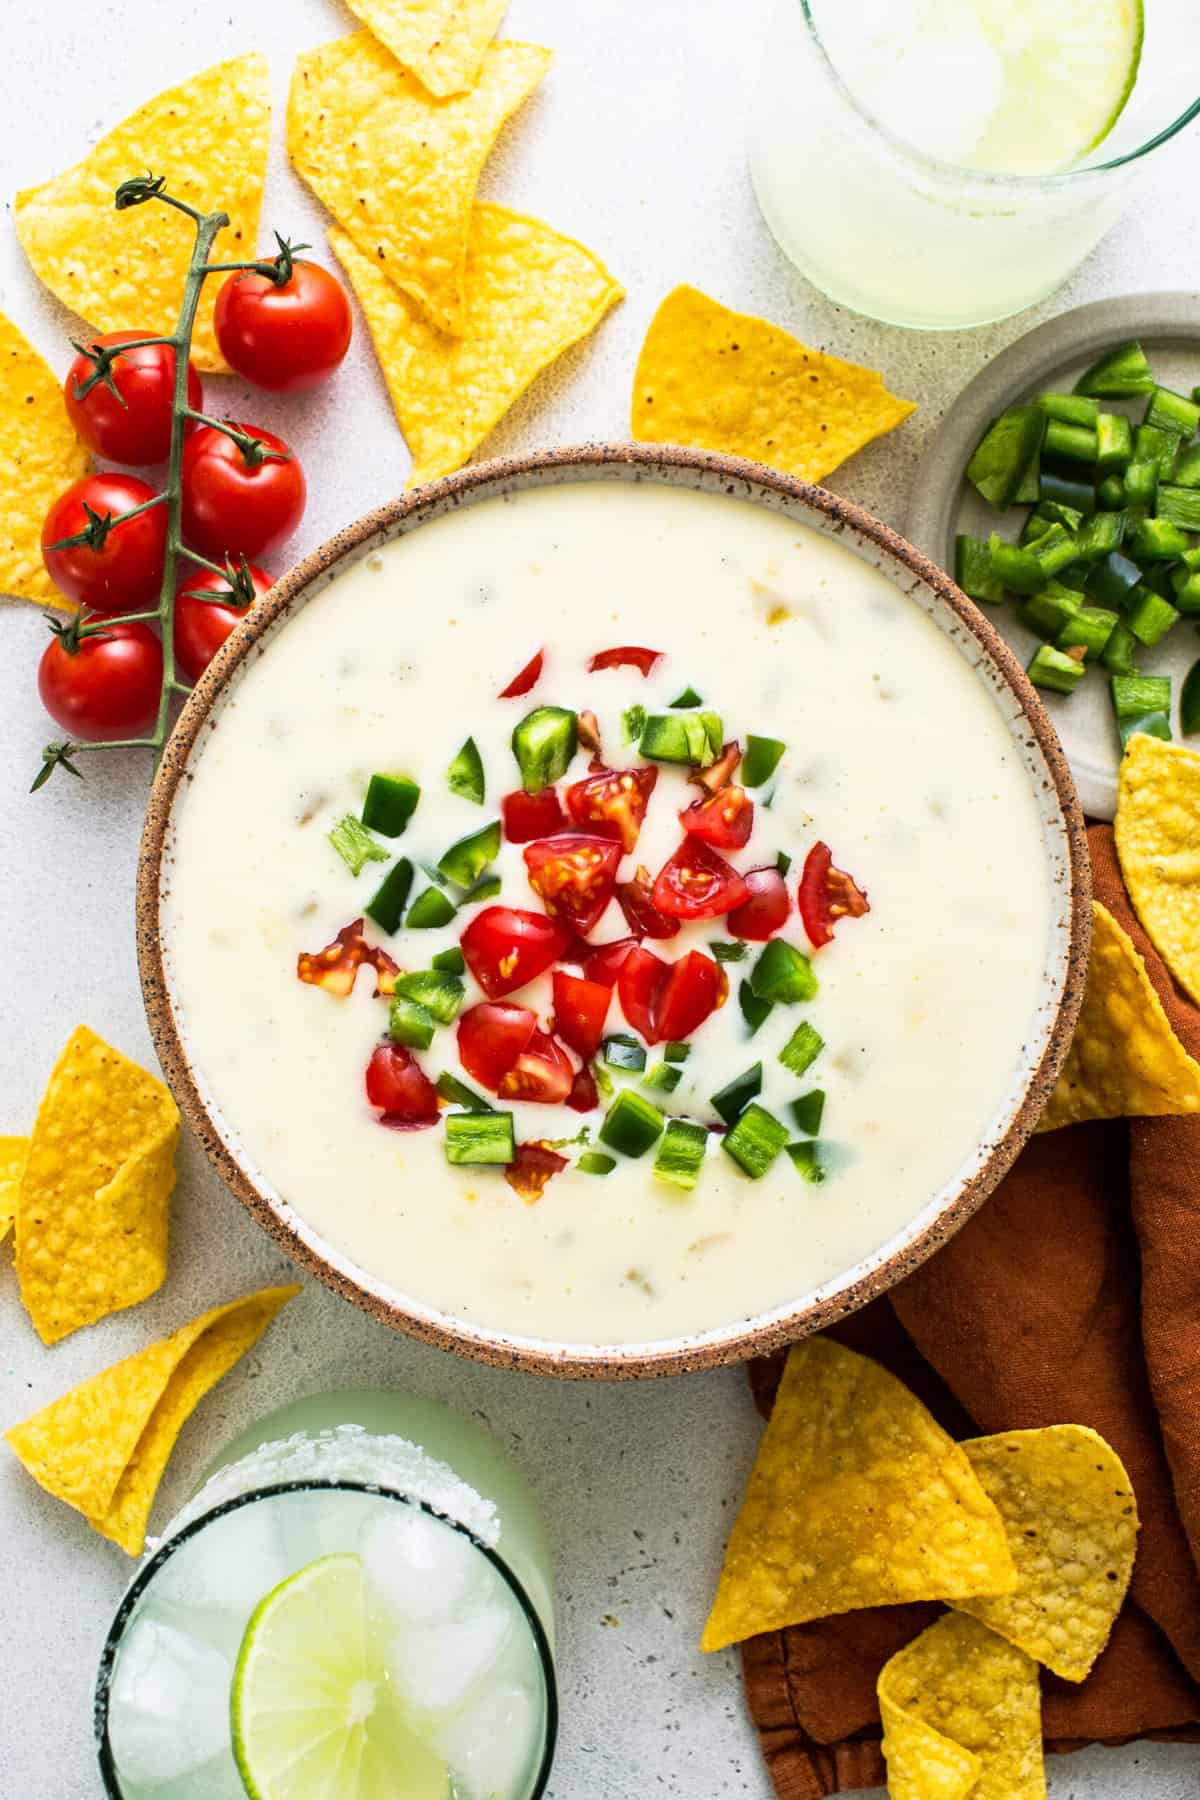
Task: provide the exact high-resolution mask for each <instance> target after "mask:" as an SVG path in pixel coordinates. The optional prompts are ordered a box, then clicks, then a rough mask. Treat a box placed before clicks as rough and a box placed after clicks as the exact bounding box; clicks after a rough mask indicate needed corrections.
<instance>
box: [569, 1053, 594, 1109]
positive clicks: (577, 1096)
mask: <svg viewBox="0 0 1200 1800" xmlns="http://www.w3.org/2000/svg"><path fill="white" fill-rule="evenodd" d="M599 1104H600V1090H599V1089H598V1088H597V1086H596V1077H595V1076H594V1075H593V1074H592V1071H591V1070H590V1069H589V1068H588V1066H587V1064H586V1063H585V1064H584V1066H583V1068H582V1069H580V1070H579V1073H578V1074H577V1075H576V1077H575V1079H574V1081H573V1082H572V1083H571V1091H570V1093H569V1094H568V1095H567V1105H568V1106H569V1107H570V1108H571V1110H572V1112H593V1111H594V1110H595V1108H596V1107H597V1106H599Z"/></svg>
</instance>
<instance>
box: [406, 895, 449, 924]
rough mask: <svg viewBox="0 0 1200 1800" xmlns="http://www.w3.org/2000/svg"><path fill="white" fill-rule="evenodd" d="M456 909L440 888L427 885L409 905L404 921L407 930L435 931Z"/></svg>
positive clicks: (446, 921)
mask: <svg viewBox="0 0 1200 1800" xmlns="http://www.w3.org/2000/svg"><path fill="white" fill-rule="evenodd" d="M457 911H458V908H457V907H456V906H455V904H454V902H453V900H450V899H448V898H447V896H446V895H445V894H443V892H442V890H441V888H436V887H427V888H426V889H425V891H424V893H421V894H418V895H417V897H416V899H415V900H414V901H413V903H412V905H411V906H410V907H409V909H408V917H407V919H405V921H404V923H405V925H406V927H407V928H408V930H409V931H436V930H437V928H438V927H439V926H441V925H448V924H449V923H450V921H451V919H452V918H453V917H454V915H455V913H456V912H457Z"/></svg>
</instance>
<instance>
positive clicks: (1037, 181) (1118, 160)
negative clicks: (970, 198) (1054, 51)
mask: <svg viewBox="0 0 1200 1800" xmlns="http://www.w3.org/2000/svg"><path fill="white" fill-rule="evenodd" d="M792 3H793V4H797V5H798V6H799V8H800V13H801V16H802V18H803V19H804V23H805V24H806V25H807V27H808V31H809V36H810V37H811V38H812V41H813V45H814V46H815V48H816V51H817V54H818V56H819V57H820V58H821V61H822V62H823V63H824V65H825V69H826V72H827V73H828V75H829V79H830V80H831V81H832V83H833V85H834V86H835V88H836V89H837V91H838V93H839V94H840V95H841V97H842V99H843V100H844V101H845V102H846V104H847V106H849V108H850V110H851V112H853V113H855V114H856V115H857V117H858V118H860V119H861V120H862V122H863V124H864V125H866V126H867V127H868V129H869V130H871V131H873V132H874V133H875V134H876V136H878V137H881V138H882V139H883V140H884V142H885V143H886V144H888V145H889V146H890V147H891V148H892V149H893V150H894V151H895V152H896V153H897V155H899V156H902V157H904V158H905V159H906V160H907V161H909V162H912V163H916V164H918V165H919V166H920V167H921V168H924V169H928V170H930V171H931V172H932V173H934V174H938V175H941V176H943V177H945V176H952V177H954V178H955V179H957V180H959V181H962V182H972V183H975V184H978V185H980V186H985V187H995V188H1001V189H1014V190H1025V189H1032V188H1047V187H1054V188H1057V187H1065V186H1067V184H1068V183H1070V182H1072V181H1078V180H1081V179H1083V178H1085V177H1087V176H1089V175H1104V174H1110V173H1112V172H1113V171H1114V170H1116V169H1122V168H1125V167H1127V166H1128V165H1129V164H1130V163H1135V162H1139V161H1140V160H1141V158H1142V157H1144V156H1148V155H1149V154H1150V152H1151V151H1152V150H1157V149H1158V148H1159V147H1160V146H1161V145H1163V144H1166V143H1169V142H1170V140H1171V139H1172V138H1173V137H1176V136H1178V134H1179V132H1181V131H1182V130H1183V129H1184V127H1185V126H1186V125H1190V124H1191V122H1192V120H1193V119H1194V118H1196V117H1197V115H1198V114H1200V94H1198V95H1197V96H1196V98H1195V99H1194V100H1193V101H1192V102H1191V104H1190V105H1189V106H1188V107H1186V108H1185V109H1184V111H1183V112H1181V113H1180V115H1179V117H1178V118H1177V119H1174V120H1173V121H1172V122H1171V123H1170V124H1169V125H1165V126H1164V127H1163V129H1162V130H1161V131H1158V132H1156V133H1155V134H1154V136H1153V137H1151V138H1147V139H1146V141H1145V143H1143V144H1139V145H1137V147H1136V148H1135V149H1133V150H1127V151H1126V152H1125V153H1124V154H1123V155H1122V156H1113V157H1110V158H1109V159H1108V160H1107V161H1106V162H1087V163H1081V164H1079V165H1078V166H1077V167H1075V168H1071V169H1059V170H1049V171H1048V172H1047V173H1045V174H1041V175H1020V174H1016V173H1012V174H1008V173H1005V172H1004V171H1003V170H1000V169H972V168H968V167H967V165H966V164H965V163H956V162H947V161H945V160H944V159H943V158H941V157H938V156H930V155H929V154H928V153H927V152H926V151H924V150H918V149H917V148H916V146H915V145H914V144H910V143H907V142H906V141H905V139H904V138H902V137H900V136H898V135H897V133H896V132H894V131H892V130H890V129H889V128H888V127H887V126H886V125H884V124H881V122H880V121H879V120H878V119H877V118H876V117H875V115H874V114H873V113H872V112H870V111H868V109H867V108H866V107H865V106H864V105H863V104H862V103H861V101H859V100H858V99H857V98H856V96H855V95H854V93H853V92H852V90H851V89H850V87H849V86H848V85H847V83H846V81H845V79H844V77H843V76H842V74H841V73H840V71H839V69H838V67H837V65H836V63H835V62H834V60H833V58H832V57H831V56H830V54H829V51H828V50H827V49H826V47H825V43H824V40H823V38H822V37H821V32H820V28H819V26H818V25H817V22H816V20H815V19H814V18H813V15H812V4H811V0H792ZM1128 98H1129V96H1127V101H1128ZM1119 117H1120V114H1119V113H1118V115H1117V118H1119ZM1116 122H1117V121H1116V119H1114V120H1113V125H1115V124H1116ZM1110 129H1111V127H1110Z"/></svg>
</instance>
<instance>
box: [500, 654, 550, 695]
mask: <svg viewBox="0 0 1200 1800" xmlns="http://www.w3.org/2000/svg"><path fill="white" fill-rule="evenodd" d="M541 673H542V652H541V651H540V650H539V651H538V652H537V654H536V656H531V657H530V659H529V661H528V662H527V663H526V664H525V667H524V668H523V669H522V670H521V672H520V674H519V675H514V676H513V678H512V680H511V681H510V682H509V684H508V686H507V687H506V688H501V689H500V692H499V694H498V695H497V699H500V700H519V699H520V697H521V695H522V694H527V693H528V692H529V690H530V688H531V687H533V686H534V684H535V683H536V682H537V681H538V679H539V678H540V676H541Z"/></svg>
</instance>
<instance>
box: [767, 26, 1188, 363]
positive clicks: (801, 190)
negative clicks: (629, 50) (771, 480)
mask: <svg viewBox="0 0 1200 1800" xmlns="http://www.w3.org/2000/svg"><path fill="white" fill-rule="evenodd" d="M998 20H999V21H1003V24H998V23H997V21H998ZM1089 21H1090V23H1089ZM1143 25H1144V30H1143ZM985 27H986V31H985ZM987 32H990V33H991V34H992V36H991V39H989V38H988V37H987ZM1000 32H1002V33H1003V39H1002V46H1001V47H1002V49H1003V50H1004V52H1005V55H1003V56H1002V55H1000V54H999V53H998V52H997V50H996V47H995V41H994V40H995V38H996V35H997V33H1000ZM1106 32H1107V35H1105V34H1106ZM1089 33H1094V40H1095V41H1093V40H1092V39H1091V38H1090V37H1089ZM1198 95H1200V9H1198V8H1197V7H1196V5H1195V0H1144V9H1143V8H1142V7H1140V6H1139V4H1138V0H1089V3H1088V4H1085V3H1084V0H1054V3H1053V4H1049V5H1047V4H1044V3H1043V0H778V10H777V12H776V15H775V20H774V24H773V26H772V28H771V33H770V37H769V39H768V42H767V47H766V55H765V58H764V61H763V69H762V75H761V77H760V81H759V87H758V93H757V97H756V99H755V102H754V108H753V113H752V117H751V124H750V168H751V175H752V178H753V181H754V187H755V192H756V194H757V196H758V201H759V205H760V207H761V208H762V212H763V215H764V217H765V218H766V221H767V223H768V225H769V226H770V228H771V231H772V232H773V234H774V236H775V237H776V239H777V240H778V242H779V244H780V246H781V248H782V249H783V250H784V251H785V253H786V254H787V255H788V256H789V257H790V258H791V260H792V261H793V262H794V263H795V264H796V266H797V268H798V269H800V270H801V272H802V273H803V274H805V275H806V276H808V278H809V279H810V280H811V281H813V282H815V284H816V285H817V286H818V287H820V288H822V289H823V290H824V292H825V293H826V294H828V295H829V296H830V298H831V299H833V300H836V301H838V302H840V303H841V304H842V305H845V306H848V307H851V308H852V309H853V310H854V311H856V312H861V313H866V314H868V315H869V316H870V317H872V318H877V319H884V320H887V321H889V322H890V323H893V324H897V325H908V326H916V327H923V328H928V329H936V328H948V327H956V326H957V327H961V326H969V325H980V324H984V323H986V322H987V321H989V320H993V319H1002V318H1006V317H1007V316H1008V315H1009V314H1010V313H1014V312H1018V311H1020V310H1021V308H1022V307H1026V306H1030V305H1032V304H1033V303H1034V302H1035V301H1037V300H1040V299H1043V298H1044V297H1045V295H1047V294H1048V293H1050V292H1051V291H1052V290H1053V289H1054V288H1056V287H1057V286H1058V285H1059V284H1060V283H1061V282H1062V281H1064V280H1065V279H1066V277H1067V276H1068V275H1069V273H1070V272H1071V270H1072V269H1073V268H1074V267H1075V266H1076V264H1077V263H1079V262H1080V261H1081V260H1082V259H1083V258H1084V257H1085V256H1086V255H1087V254H1088V252H1089V251H1090V250H1091V249H1092V248H1093V247H1094V246H1095V245H1096V243H1098V241H1099V240H1100V238H1101V237H1103V235H1104V233H1105V232H1106V231H1108V230H1109V228H1110V227H1111V226H1112V225H1113V224H1115V222H1116V220H1117V219H1118V218H1119V217H1120V215H1121V214H1122V213H1123V212H1124V211H1125V210H1126V208H1127V207H1128V206H1129V205H1130V203H1131V201H1132V200H1133V198H1134V197H1135V195H1136V192H1137V188H1138V185H1139V183H1140V181H1141V179H1142V177H1143V174H1144V172H1145V170H1146V167H1147V165H1148V162H1149V160H1150V158H1151V155H1152V153H1154V152H1157V151H1159V150H1160V149H1161V148H1162V147H1163V146H1165V145H1166V144H1168V143H1169V142H1170V141H1171V140H1172V139H1174V138H1175V136H1176V134H1177V133H1178V132H1179V131H1180V130H1181V129H1182V127H1183V126H1184V125H1186V124H1187V123H1188V122H1189V121H1190V120H1191V119H1193V118H1194V117H1195V116H1196V114H1197V112H1198V111H1200V98H1197V96H1198ZM985 121H991V122H992V126H993V128H992V129H990V130H988V129H985V126H984V122H985ZM1072 133H1074V139H1072ZM1072 141H1073V142H1074V147H1073V148H1072V149H1070V150H1068V149H1067V145H1068V144H1070V143H1072ZM1014 170H1015V171H1016V172H1014Z"/></svg>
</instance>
